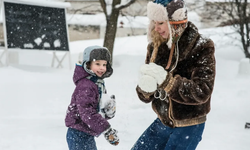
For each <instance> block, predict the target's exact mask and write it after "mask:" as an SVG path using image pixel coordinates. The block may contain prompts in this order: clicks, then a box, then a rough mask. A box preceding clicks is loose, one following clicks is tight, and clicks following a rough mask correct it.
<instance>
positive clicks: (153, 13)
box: [147, 2, 172, 48]
mask: <svg viewBox="0 0 250 150" xmlns="http://www.w3.org/2000/svg"><path fill="white" fill-rule="evenodd" d="M147 16H148V18H149V25H148V29H147V38H148V42H152V35H151V31H152V30H154V27H155V26H154V21H167V23H168V28H169V37H170V39H169V40H168V43H167V45H168V48H171V46H172V38H171V37H172V33H171V26H170V24H169V22H168V20H169V18H168V13H167V9H166V7H164V6H163V5H161V4H157V3H153V2H148V5H147Z"/></svg>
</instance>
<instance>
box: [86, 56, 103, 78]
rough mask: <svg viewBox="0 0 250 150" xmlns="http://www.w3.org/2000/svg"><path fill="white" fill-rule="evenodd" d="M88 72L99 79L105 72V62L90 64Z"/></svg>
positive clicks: (99, 61)
mask: <svg viewBox="0 0 250 150" xmlns="http://www.w3.org/2000/svg"><path fill="white" fill-rule="evenodd" d="M90 70H92V71H93V72H94V73H95V74H96V75H97V76H98V77H101V76H102V75H103V74H104V73H105V72H106V70H107V61H106V60H96V61H92V62H91V64H90Z"/></svg>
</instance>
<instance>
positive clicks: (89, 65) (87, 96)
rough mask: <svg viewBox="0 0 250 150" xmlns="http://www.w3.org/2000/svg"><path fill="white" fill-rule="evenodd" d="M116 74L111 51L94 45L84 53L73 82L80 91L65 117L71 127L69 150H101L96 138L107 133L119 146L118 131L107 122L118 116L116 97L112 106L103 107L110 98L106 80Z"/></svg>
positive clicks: (69, 130) (107, 137)
mask: <svg viewBox="0 0 250 150" xmlns="http://www.w3.org/2000/svg"><path fill="white" fill-rule="evenodd" d="M112 73H113V69H112V67H111V64H110V53H109V51H108V49H107V48H105V47H100V46H90V47H87V48H86V49H85V50H84V53H83V62H82V63H78V64H76V67H75V71H74V75H73V81H74V83H75V85H76V88H75V90H74V93H73V94H72V98H71V103H70V105H69V106H68V110H67V114H66V118H65V124H66V126H67V127H69V128H68V131H67V143H68V147H69V150H97V147H96V143H95V140H94V137H95V136H96V137H98V136H99V135H100V134H104V137H105V138H106V140H107V141H108V142H109V143H110V144H112V145H117V144H118V143H119V138H118V136H117V131H116V130H115V129H113V128H111V126H110V124H109V123H108V121H107V120H108V119H111V118H113V117H114V114H115V102H114V99H115V98H114V96H111V97H110V99H111V102H112V103H111V104H110V103H107V102H108V101H107V102H105V103H104V104H106V106H104V108H100V106H101V102H100V101H102V96H103V97H105V96H104V95H106V89H105V85H104V80H103V79H104V78H107V77H109V76H111V75H112ZM103 100H104V99H103ZM112 100H113V101H112ZM102 104H103V103H102Z"/></svg>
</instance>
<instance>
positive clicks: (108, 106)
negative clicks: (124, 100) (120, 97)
mask: <svg viewBox="0 0 250 150" xmlns="http://www.w3.org/2000/svg"><path fill="white" fill-rule="evenodd" d="M115 112H116V101H115V95H111V96H109V95H108V94H103V95H102V98H101V102H100V114H101V115H102V117H103V118H106V119H111V118H113V117H114V116H115Z"/></svg>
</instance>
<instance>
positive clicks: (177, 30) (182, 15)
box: [147, 0, 187, 48]
mask: <svg viewBox="0 0 250 150" xmlns="http://www.w3.org/2000/svg"><path fill="white" fill-rule="evenodd" d="M147 16H148V18H149V21H150V23H149V26H148V40H149V42H151V41H152V37H151V36H152V35H151V31H152V30H154V21H159V22H161V21H167V23H168V26H169V29H170V37H172V38H173V39H172V40H169V41H168V43H167V45H168V47H169V48H171V46H172V43H173V42H176V40H177V39H178V38H179V37H180V36H181V34H182V33H183V31H184V30H185V28H186V26H187V9H186V8H185V3H184V1H183V0H155V1H154V2H149V3H148V5H147Z"/></svg>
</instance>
